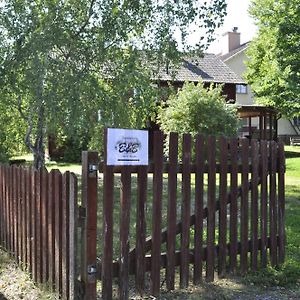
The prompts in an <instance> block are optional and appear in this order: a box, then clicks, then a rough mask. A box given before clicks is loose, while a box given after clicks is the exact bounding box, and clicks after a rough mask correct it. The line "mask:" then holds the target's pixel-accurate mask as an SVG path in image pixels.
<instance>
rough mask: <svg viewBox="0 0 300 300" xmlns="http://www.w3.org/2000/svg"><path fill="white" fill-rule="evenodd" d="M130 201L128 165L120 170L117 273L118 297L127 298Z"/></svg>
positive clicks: (122, 299) (129, 172)
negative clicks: (118, 263)
mask: <svg viewBox="0 0 300 300" xmlns="http://www.w3.org/2000/svg"><path fill="white" fill-rule="evenodd" d="M130 202H131V170H130V167H129V166H126V167H124V168H123V169H122V172H121V197H120V214H121V218H120V273H119V299H121V300H126V299H128V290H129V286H128V283H129V282H128V279H129V259H128V256H129V255H128V254H129V225H130V206H131V204H130Z"/></svg>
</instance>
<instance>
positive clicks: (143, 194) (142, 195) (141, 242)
mask: <svg viewBox="0 0 300 300" xmlns="http://www.w3.org/2000/svg"><path fill="white" fill-rule="evenodd" d="M147 178H148V173H147V166H140V167H139V170H138V179H137V182H138V183H137V185H138V187H137V189H138V190H137V215H136V272H135V282H136V289H137V291H138V293H139V294H143V291H144V288H145V240H146V202H147Z"/></svg>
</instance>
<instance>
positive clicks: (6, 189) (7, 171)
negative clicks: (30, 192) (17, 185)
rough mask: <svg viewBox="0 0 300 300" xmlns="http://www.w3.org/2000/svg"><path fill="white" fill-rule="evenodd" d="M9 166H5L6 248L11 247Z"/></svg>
mask: <svg viewBox="0 0 300 300" xmlns="http://www.w3.org/2000/svg"><path fill="white" fill-rule="evenodd" d="M8 203H9V167H8V166H6V167H5V199H4V206H5V208H4V214H5V244H4V245H5V248H6V249H9V231H8V227H9V210H8V208H9V206H8Z"/></svg>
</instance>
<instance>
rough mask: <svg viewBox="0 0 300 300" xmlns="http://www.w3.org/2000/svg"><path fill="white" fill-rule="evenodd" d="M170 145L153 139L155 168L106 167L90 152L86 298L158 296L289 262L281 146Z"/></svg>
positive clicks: (86, 160) (182, 140)
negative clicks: (177, 289) (285, 256)
mask: <svg viewBox="0 0 300 300" xmlns="http://www.w3.org/2000/svg"><path fill="white" fill-rule="evenodd" d="M167 140H168V143H167V145H168V147H166V146H165V147H164V136H163V134H162V133H161V132H155V133H154V140H153V145H154V146H153V161H152V162H151V163H150V164H149V166H138V167H133V166H126V167H114V166H108V165H106V164H105V163H103V164H98V154H97V153H95V152H93V153H90V152H85V153H84V155H83V185H82V186H83V201H82V207H83V208H82V209H83V211H84V212H85V217H86V218H85V221H84V222H85V226H84V227H83V228H84V230H83V235H82V237H83V239H84V243H83V251H82V253H83V256H82V265H83V268H82V279H83V282H84V291H85V298H86V299H96V294H97V293H101V295H102V298H103V299H112V298H117V299H128V298H129V296H130V294H131V293H136V294H142V295H143V294H150V295H153V296H157V295H159V293H160V291H161V290H172V289H175V288H185V287H187V286H188V285H189V284H191V281H192V282H193V284H199V283H200V282H201V280H202V279H203V278H205V280H206V281H208V282H210V281H213V280H214V278H215V276H216V272H217V274H218V276H220V277H223V276H225V274H226V273H227V272H231V273H237V272H238V273H241V274H244V273H246V272H247V271H248V270H257V269H259V268H264V267H266V266H267V264H268V263H270V264H271V265H273V266H275V265H277V264H280V263H282V262H283V260H284V244H285V230H284V201H285V196H284V172H285V158H284V146H283V144H282V143H276V142H274V141H271V142H267V141H260V142H258V141H256V140H251V141H249V140H248V139H235V138H233V139H225V138H219V139H217V140H216V138H215V137H211V136H210V137H207V138H205V137H203V136H201V135H198V136H196V137H195V138H192V137H191V135H189V134H184V135H182V136H178V134H176V133H171V134H170V136H169V137H168V139H167ZM97 166H99V171H100V174H97V172H96V169H97ZM98 176H99V177H98ZM99 181H102V183H103V190H102V191H101V190H100V191H99V195H100V197H99V198H101V199H100V200H101V201H100V203H99V205H98V206H97V186H98V182H99ZM101 186H102V185H101ZM98 188H99V187H98ZM97 222H98V223H97ZM97 230H98V240H97V234H96V232H97ZM97 280H101V288H100V289H98V291H97V284H96V283H97Z"/></svg>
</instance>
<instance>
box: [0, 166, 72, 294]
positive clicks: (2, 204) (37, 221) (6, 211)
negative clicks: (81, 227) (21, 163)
mask: <svg viewBox="0 0 300 300" xmlns="http://www.w3.org/2000/svg"><path fill="white" fill-rule="evenodd" d="M76 207H77V178H76V176H75V175H74V174H72V173H70V172H66V173H65V174H63V175H62V174H61V173H60V172H59V171H58V170H52V171H51V172H50V173H48V172H47V171H46V170H43V171H39V172H38V171H33V170H32V169H30V168H22V167H16V166H4V165H2V166H0V243H1V245H2V246H3V247H4V248H5V249H6V250H8V251H9V252H10V253H11V254H12V255H13V256H14V257H15V258H16V259H17V260H18V262H19V263H20V265H22V266H23V268H24V269H26V270H28V271H29V272H30V274H31V276H32V279H33V280H34V281H35V282H37V283H47V284H49V286H50V288H52V290H53V291H55V292H57V293H59V294H61V295H62V296H63V298H66V299H73V298H74V293H75V259H74V258H75V242H76V234H75V232H76V230H75V227H76V226H75V221H76V220H75V215H76Z"/></svg>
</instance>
